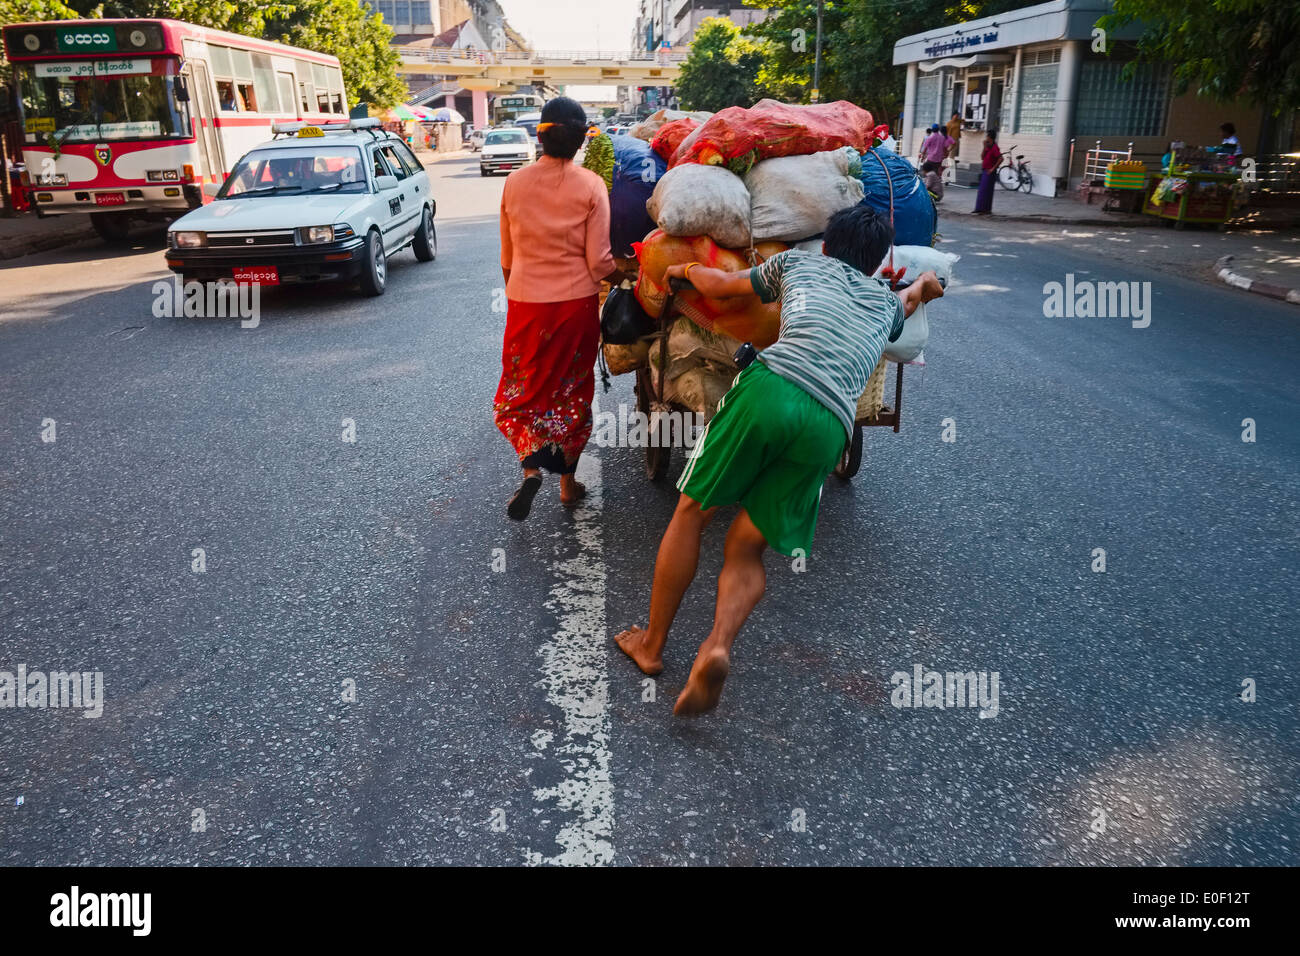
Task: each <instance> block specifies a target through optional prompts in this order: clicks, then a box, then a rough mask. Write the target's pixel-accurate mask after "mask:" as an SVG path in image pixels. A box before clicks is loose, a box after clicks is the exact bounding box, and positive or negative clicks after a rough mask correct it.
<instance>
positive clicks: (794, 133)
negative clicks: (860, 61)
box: [669, 100, 876, 176]
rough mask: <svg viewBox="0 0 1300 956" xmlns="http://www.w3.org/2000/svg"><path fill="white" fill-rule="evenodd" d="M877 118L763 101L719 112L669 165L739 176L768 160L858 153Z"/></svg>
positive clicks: (848, 107) (843, 105) (831, 106)
mask: <svg viewBox="0 0 1300 956" xmlns="http://www.w3.org/2000/svg"><path fill="white" fill-rule="evenodd" d="M875 132H876V126H875V124H874V123H873V122H872V119H871V114H870V113H869V112H867V111H866V110H864V109H862V108H861V107H859V106H854V105H853V104H852V103H849V102H846V101H844V100H838V101H836V102H834V103H819V104H814V105H812V106H790V105H787V104H785V103H779V102H777V101H776V100H759V102H758V103H756V104H754V106H752V107H750V108H749V109H745V108H744V107H740V106H730V107H728V108H727V109H725V110H722V111H720V112H718V113H715V114H714V115H713V116H712V117H711V118H710V119H709V120H708V121H707V122H706V123H704V124H703V125H702V126H701V127H700V128H699V129H697V130H696V131H695V132H693V133H691V135H690V136H688V137H686V139H685V140H683V141H682V144H681V146H679V147H678V148H677V153H676V155H674V156H673V158H672V161H671V162H670V163H669V165H670V166H671V167H673V168H676V167H677V166H679V165H681V164H683V163H700V164H701V165H704V166H726V167H727V168H728V169H730V170H731V171H732V172H734V173H736V174H737V175H742V176H743V175H744V174H745V173H747V172H749V170H750V169H751V168H753V165H754V164H755V163H756V162H758V161H759V160H762V159H772V158H773V157H776V156H806V155H808V154H809V153H821V152H825V151H826V150H828V149H838V148H839V147H841V146H851V147H853V149H855V150H857V151H858V152H862V151H863V150H866V149H867V148H868V147H870V146H871V144H872V143H873V142H874V141H875V136H874V134H875Z"/></svg>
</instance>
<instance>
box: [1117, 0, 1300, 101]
mask: <svg viewBox="0 0 1300 956" xmlns="http://www.w3.org/2000/svg"><path fill="white" fill-rule="evenodd" d="M1135 21H1137V22H1140V23H1141V24H1142V26H1143V28H1144V30H1143V33H1142V36H1141V38H1140V39H1139V40H1138V44H1137V48H1138V56H1139V57H1140V58H1141V59H1144V60H1154V61H1161V62H1165V63H1170V64H1173V76H1174V82H1175V85H1176V90H1177V92H1180V93H1181V92H1185V91H1186V90H1188V89H1194V90H1195V92H1196V93H1197V95H1198V96H1204V97H1207V98H1209V99H1213V100H1216V101H1219V102H1226V101H1229V100H1234V99H1238V98H1245V99H1246V100H1248V101H1249V102H1250V103H1252V104H1254V105H1260V106H1265V107H1267V108H1268V109H1269V110H1270V111H1271V112H1272V113H1273V114H1274V115H1276V114H1278V113H1280V112H1282V111H1284V110H1293V109H1297V108H1300V4H1296V3H1294V2H1286V3H1278V2H1277V0H1115V12H1114V13H1112V14H1108V15H1107V16H1104V17H1102V18H1101V19H1100V20H1099V21H1098V26H1100V27H1102V28H1103V29H1106V30H1116V29H1118V28H1119V27H1121V26H1123V25H1124V24H1128V23H1133V22H1135Z"/></svg>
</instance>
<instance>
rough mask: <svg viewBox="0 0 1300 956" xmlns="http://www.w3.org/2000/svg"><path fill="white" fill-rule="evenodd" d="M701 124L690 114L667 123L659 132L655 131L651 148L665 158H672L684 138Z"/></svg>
mask: <svg viewBox="0 0 1300 956" xmlns="http://www.w3.org/2000/svg"><path fill="white" fill-rule="evenodd" d="M700 125H701V124H700V121H699V120H696V119H692V118H691V117H689V116H687V117H686V118H685V119H679V120H673V121H672V122H671V123H665V124H664V125H663V126H661V127H660V128H659V132H657V133H655V136H654V139H652V140H650V148H651V149H653V150H654V151H655V152H656V153H658V154H659V155H660V156H662V157H663V158H664V159H665V160H669V159H672V158H673V154H675V153H676V152H677V148H678V147H679V146H681V145H682V140H684V139H686V137H687V136H690V135H691V133H693V132H695V131H696V130H697V129H699V128H700Z"/></svg>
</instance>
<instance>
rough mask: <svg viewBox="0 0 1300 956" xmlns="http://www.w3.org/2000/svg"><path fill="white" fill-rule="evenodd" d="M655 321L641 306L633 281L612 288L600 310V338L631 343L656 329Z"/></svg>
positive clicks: (612, 342)
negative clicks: (633, 288)
mask: <svg viewBox="0 0 1300 956" xmlns="http://www.w3.org/2000/svg"><path fill="white" fill-rule="evenodd" d="M654 327H655V321H654V319H652V318H651V317H650V316H648V315H646V313H645V312H644V311H643V310H642V308H641V303H640V302H638V301H637V298H636V293H635V292H633V291H632V283H631V282H624V283H623V284H622V285H620V286H619V287H618V288H616V289H610V291H609V295H607V296H606V297H605V305H604V308H602V309H601V310H600V338H601V340H602V341H604V342H608V343H609V344H611V345H631V344H632V343H633V342H635V341H636V340H637V339H639V338H641V337H642V336H643V335H648V334H649V333H651V332H653V331H654Z"/></svg>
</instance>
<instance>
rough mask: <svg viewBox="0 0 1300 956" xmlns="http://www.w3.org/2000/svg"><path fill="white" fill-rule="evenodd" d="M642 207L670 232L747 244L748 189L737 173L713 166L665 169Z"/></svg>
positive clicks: (733, 244) (748, 230)
mask: <svg viewBox="0 0 1300 956" xmlns="http://www.w3.org/2000/svg"><path fill="white" fill-rule="evenodd" d="M646 211H647V212H649V213H650V216H651V218H653V219H654V221H655V222H657V223H658V224H659V228H660V229H662V230H663V231H664V232H666V233H668V234H669V235H673V236H705V235H707V236H712V237H713V238H714V239H715V240H716V241H717V243H718V244H719V245H722V246H730V247H737V248H738V247H741V246H748V245H749V242H750V238H751V237H750V229H749V190H748V189H746V188H745V183H744V182H743V181H742V180H741V179H740V177H739V176H735V175H733V174H732V173H729V172H728V171H727V170H725V169H720V168H718V167H716V166H697V165H687V166H678V167H676V168H674V169H670V170H668V172H667V173H665V174H664V177H663V179H661V180H659V183H658V185H656V186H655V189H654V195H652V196H651V197H650V201H649V202H648V203H646Z"/></svg>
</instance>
